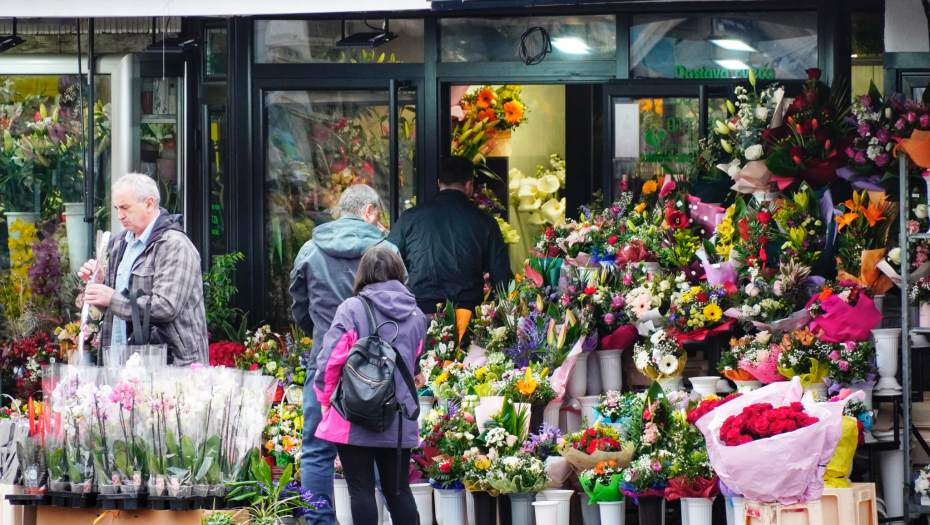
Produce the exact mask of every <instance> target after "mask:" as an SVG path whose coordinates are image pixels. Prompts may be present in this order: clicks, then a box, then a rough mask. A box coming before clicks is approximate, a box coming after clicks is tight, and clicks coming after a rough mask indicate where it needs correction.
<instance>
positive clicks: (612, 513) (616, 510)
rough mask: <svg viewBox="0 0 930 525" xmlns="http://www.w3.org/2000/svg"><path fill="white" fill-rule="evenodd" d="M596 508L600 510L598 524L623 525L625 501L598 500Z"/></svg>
mask: <svg viewBox="0 0 930 525" xmlns="http://www.w3.org/2000/svg"><path fill="white" fill-rule="evenodd" d="M597 508H598V510H599V511H600V513H599V516H598V518H599V519H600V525H624V522H625V521H626V502H625V501H624V500H622V499H621V500H620V501H598V502H597Z"/></svg>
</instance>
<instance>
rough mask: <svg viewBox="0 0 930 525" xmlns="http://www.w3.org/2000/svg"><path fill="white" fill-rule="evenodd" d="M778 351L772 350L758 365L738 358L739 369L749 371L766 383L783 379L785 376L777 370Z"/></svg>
mask: <svg viewBox="0 0 930 525" xmlns="http://www.w3.org/2000/svg"><path fill="white" fill-rule="evenodd" d="M779 353H780V352H777V351H775V350H772V351H771V353H770V354H769V357H768V359H766V360H765V361H763V362H762V364H760V365H758V366H756V365H753V364H751V363H752V362H751V361H747V360H744V359H740V362H739V367H740V369H742V370H745V371H747V372H749V373H750V374H752V376H753V377H755V378H756V379H758V380H759V381H762V383H763V384H766V385H768V384H770V383H774V382H775V381H784V380H785V379H787V378H786V377H785V376H783V375H781V372H779V371H778V355H779Z"/></svg>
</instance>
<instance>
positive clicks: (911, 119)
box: [907, 111, 917, 122]
mask: <svg viewBox="0 0 930 525" xmlns="http://www.w3.org/2000/svg"><path fill="white" fill-rule="evenodd" d="M915 120H917V114H916V113H914V112H913V111H908V112H907V121H908V122H914V121H915Z"/></svg>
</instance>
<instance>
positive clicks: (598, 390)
mask: <svg viewBox="0 0 930 525" xmlns="http://www.w3.org/2000/svg"><path fill="white" fill-rule="evenodd" d="M587 382H588V388H587V390H586V391H585V393H586V394H588V395H589V396H599V395H601V394H603V393H604V387H603V385H602V384H601V360H600V358H596V359H588V378H587Z"/></svg>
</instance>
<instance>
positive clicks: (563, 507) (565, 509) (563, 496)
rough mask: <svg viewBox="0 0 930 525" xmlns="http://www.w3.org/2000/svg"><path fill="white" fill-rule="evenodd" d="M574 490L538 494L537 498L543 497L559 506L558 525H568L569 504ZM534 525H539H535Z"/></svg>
mask: <svg viewBox="0 0 930 525" xmlns="http://www.w3.org/2000/svg"><path fill="white" fill-rule="evenodd" d="M574 493H575V491H574V490H561V489H549V490H544V491H542V492H540V493H539V497H543V496H545V498H546V501H555V502H557V503H558V504H559V506H558V508H559V519H558V525H568V518H569V515H570V514H571V502H572V495H573V494H574ZM536 525H540V524H539V523H537V524H536Z"/></svg>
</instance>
